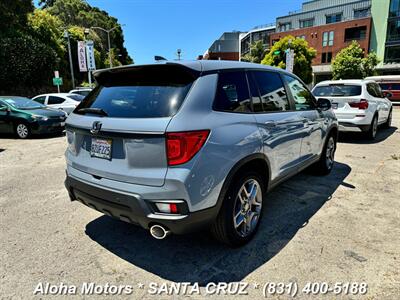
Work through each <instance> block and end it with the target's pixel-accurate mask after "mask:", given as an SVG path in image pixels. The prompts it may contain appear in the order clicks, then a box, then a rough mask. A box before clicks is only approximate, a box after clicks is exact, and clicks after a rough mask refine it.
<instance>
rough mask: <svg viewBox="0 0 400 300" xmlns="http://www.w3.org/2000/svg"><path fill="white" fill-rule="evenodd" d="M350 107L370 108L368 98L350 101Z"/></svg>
mask: <svg viewBox="0 0 400 300" xmlns="http://www.w3.org/2000/svg"><path fill="white" fill-rule="evenodd" d="M349 105H350V107H353V108H358V109H367V108H368V100H366V99H361V100H360V102H350V103H349Z"/></svg>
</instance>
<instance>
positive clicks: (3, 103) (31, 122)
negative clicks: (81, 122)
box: [0, 96, 67, 139]
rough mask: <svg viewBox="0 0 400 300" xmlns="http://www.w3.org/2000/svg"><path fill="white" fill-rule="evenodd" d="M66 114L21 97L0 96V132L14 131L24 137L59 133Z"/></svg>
mask: <svg viewBox="0 0 400 300" xmlns="http://www.w3.org/2000/svg"><path fill="white" fill-rule="evenodd" d="M66 119H67V114H66V113H65V112H63V111H60V110H55V109H52V108H49V107H47V106H45V105H42V104H40V103H38V102H35V101H32V100H30V99H28V98H23V97H12V96H10V97H8V96H0V133H15V134H16V135H17V137H19V138H21V139H25V138H27V137H29V136H30V135H31V134H48V133H61V132H63V130H64V128H65V120H66Z"/></svg>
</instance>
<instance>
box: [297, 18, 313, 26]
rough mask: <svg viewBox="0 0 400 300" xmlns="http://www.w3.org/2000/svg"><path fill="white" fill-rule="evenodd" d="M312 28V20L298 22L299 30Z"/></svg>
mask: <svg viewBox="0 0 400 300" xmlns="http://www.w3.org/2000/svg"><path fill="white" fill-rule="evenodd" d="M312 26H314V19H307V20H300V28H306V27H312Z"/></svg>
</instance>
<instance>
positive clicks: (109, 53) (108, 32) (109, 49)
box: [90, 24, 124, 68]
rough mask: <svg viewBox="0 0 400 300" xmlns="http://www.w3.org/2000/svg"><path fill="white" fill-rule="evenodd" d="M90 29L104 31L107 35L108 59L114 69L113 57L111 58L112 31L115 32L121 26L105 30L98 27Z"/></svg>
mask: <svg viewBox="0 0 400 300" xmlns="http://www.w3.org/2000/svg"><path fill="white" fill-rule="evenodd" d="M121 26H124V24H123V25H121ZM90 28H91V29H99V30H101V31H104V32H105V33H107V40H108V59H109V60H110V68H112V67H113V64H112V56H111V39H110V33H111V32H112V31H114V30H115V29H117V28H119V25H117V26H115V27H113V28H111V29H104V28H102V27H97V26H94V27H90Z"/></svg>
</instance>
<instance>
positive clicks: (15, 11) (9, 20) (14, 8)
mask: <svg viewBox="0 0 400 300" xmlns="http://www.w3.org/2000/svg"><path fill="white" fill-rule="evenodd" d="M32 11H33V3H32V0H1V1H0V37H1V36H7V35H8V36H10V35H13V34H15V32H17V31H19V30H23V29H24V28H25V27H26V24H27V22H28V13H30V12H32Z"/></svg>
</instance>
